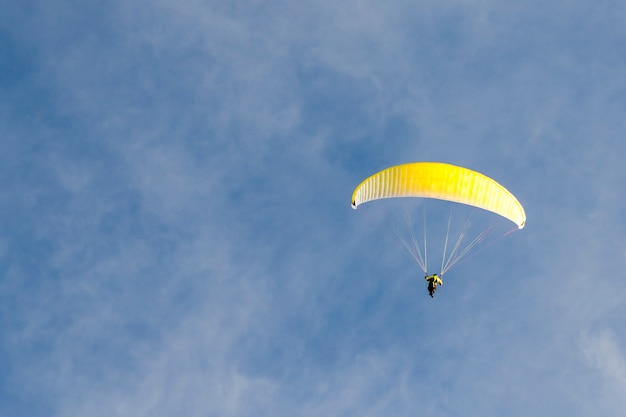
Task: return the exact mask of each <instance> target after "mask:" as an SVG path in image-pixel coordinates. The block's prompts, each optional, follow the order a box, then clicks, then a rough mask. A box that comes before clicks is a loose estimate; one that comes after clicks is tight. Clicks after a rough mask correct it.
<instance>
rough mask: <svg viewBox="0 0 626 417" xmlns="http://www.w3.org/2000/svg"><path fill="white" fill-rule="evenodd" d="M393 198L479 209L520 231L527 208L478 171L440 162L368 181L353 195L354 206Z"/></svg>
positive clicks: (403, 167) (398, 169)
mask: <svg viewBox="0 0 626 417" xmlns="http://www.w3.org/2000/svg"><path fill="white" fill-rule="evenodd" d="M393 197H424V198H436V199H439V200H446V201H454V202H457V203H462V204H467V205H470V206H474V207H479V208H482V209H484V210H488V211H491V212H494V213H496V214H499V215H500V216H502V217H504V218H506V219H509V220H511V221H512V222H513V223H515V224H516V225H517V227H519V228H520V229H521V228H523V227H524V224H525V223H526V214H525V213H524V208H523V207H522V205H521V204H520V203H519V201H517V199H516V198H515V196H514V195H513V194H511V193H510V192H509V191H508V190H507V189H506V188H504V187H503V186H501V185H500V184H498V183H497V182H496V181H495V180H493V179H491V178H489V177H487V176H485V175H483V174H481V173H479V172H476V171H472V170H469V169H467V168H462V167H458V166H455V165H450V164H445V163H441V162H413V163H409V164H403V165H396V166H393V167H390V168H387V169H384V170H382V171H380V172H377V173H376V174H374V175H372V176H370V177H368V178H366V179H365V180H364V181H363V182H362V183H361V184H359V185H358V186H357V187H356V189H355V190H354V193H353V194H352V207H353V208H355V209H356V208H357V206H358V205H360V204H363V203H367V202H368V201H372V200H379V199H382V198H393Z"/></svg>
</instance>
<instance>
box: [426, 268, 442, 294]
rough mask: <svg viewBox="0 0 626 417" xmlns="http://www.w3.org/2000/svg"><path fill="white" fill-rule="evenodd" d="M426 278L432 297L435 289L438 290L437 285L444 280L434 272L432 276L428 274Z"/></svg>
mask: <svg viewBox="0 0 626 417" xmlns="http://www.w3.org/2000/svg"><path fill="white" fill-rule="evenodd" d="M424 279H425V280H426V281H427V282H428V294H429V295H430V298H433V296H434V295H435V291H437V285H443V281H442V280H441V278H439V277H438V276H437V274H432V275H431V276H428V274H426V276H425V277H424Z"/></svg>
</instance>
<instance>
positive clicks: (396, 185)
mask: <svg viewBox="0 0 626 417" xmlns="http://www.w3.org/2000/svg"><path fill="white" fill-rule="evenodd" d="M398 197H414V198H425V199H437V200H443V201H448V202H454V203H461V204H464V205H467V206H472V207H476V208H479V209H483V210H487V211H489V212H492V213H495V214H497V215H499V216H501V217H503V218H505V219H508V220H510V221H511V222H513V223H514V224H515V225H516V226H517V227H516V228H514V229H513V230H517V229H522V228H523V227H524V225H525V224H526V214H525V212H524V208H523V207H522V205H521V204H520V202H519V201H518V200H517V198H515V196H514V195H513V194H511V193H510V192H509V191H508V190H507V189H506V188H504V187H503V186H502V185H500V184H499V183H498V182H496V181H495V180H494V179H492V178H489V177H487V176H486V175H483V174H481V173H479V172H476V171H472V170H470V169H467V168H463V167H459V166H455V165H451V164H447V163H441V162H413V163H407V164H402V165H396V166H392V167H389V168H386V169H383V170H382V171H379V172H377V173H375V174H373V175H371V176H369V177H368V178H366V179H365V180H364V181H363V182H361V183H360V184H359V185H358V186H357V187H356V188H355V190H354V192H353V194H352V207H353V208H354V209H356V208H357V207H358V206H359V205H361V204H364V203H368V202H371V201H374V200H380V199H388V198H398ZM448 230H449V224H448ZM509 233H510V232H509ZM507 234H508V233H507ZM401 240H402V239H401ZM460 240H461V237H459V240H458V241H457V244H456V245H455V247H454V250H453V254H452V255H451V257H450V258H449V259H448V261H447V262H444V259H445V252H446V250H447V249H446V247H447V244H448V236H447V235H446V240H445V246H444V255H443V258H442V270H441V271H440V275H437V274H433V275H428V272H427V269H426V259H425V255H426V247H425V243H426V237H424V256H422V254H421V251H420V250H419V246H418V244H417V241H416V239H414V238H413V239H412V242H411V244H408V243H407V242H405V241H404V240H402V243H403V245H404V246H405V248H406V249H407V250H409V252H410V253H411V254H412V255H413V257H414V258H415V260H416V261H417V263H418V264H419V265H420V266H421V268H422V269H423V271H424V273H426V277H425V279H426V280H427V281H428V282H429V288H428V290H429V294H430V296H431V297H432V296H433V294H434V293H435V291H436V288H437V285H442V284H443V281H442V280H441V277H442V276H443V275H444V273H445V272H446V271H447V270H449V269H450V268H451V267H452V265H454V264H455V263H456V262H458V261H459V259H460V258H461V257H462V256H464V255H465V254H466V253H467V252H469V250H470V249H471V248H472V247H473V246H474V245H476V244H478V243H480V241H481V240H482V236H479V237H478V238H476V239H474V240H473V241H472V242H470V244H469V245H468V246H467V247H466V248H465V249H463V250H461V249H460V243H461V242H460ZM411 245H412V246H411Z"/></svg>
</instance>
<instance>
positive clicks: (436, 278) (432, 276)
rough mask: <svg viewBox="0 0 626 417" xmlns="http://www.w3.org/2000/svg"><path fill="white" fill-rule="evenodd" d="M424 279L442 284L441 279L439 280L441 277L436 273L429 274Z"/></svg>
mask: <svg viewBox="0 0 626 417" xmlns="http://www.w3.org/2000/svg"><path fill="white" fill-rule="evenodd" d="M424 279H425V280H426V281H428V282H430V281H433V284H434V285H443V281H442V280H441V278H439V277H438V276H436V275H431V276H429V277H425V278H424Z"/></svg>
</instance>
